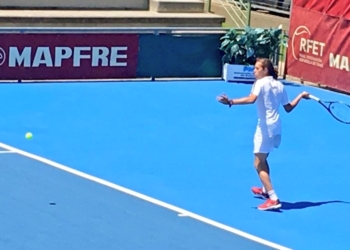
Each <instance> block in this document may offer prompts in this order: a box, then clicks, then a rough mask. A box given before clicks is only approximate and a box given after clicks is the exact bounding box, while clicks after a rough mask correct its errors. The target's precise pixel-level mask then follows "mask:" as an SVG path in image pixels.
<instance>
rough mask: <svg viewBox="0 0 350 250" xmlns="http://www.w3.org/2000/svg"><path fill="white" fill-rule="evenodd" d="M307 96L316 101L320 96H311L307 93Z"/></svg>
mask: <svg viewBox="0 0 350 250" xmlns="http://www.w3.org/2000/svg"><path fill="white" fill-rule="evenodd" d="M309 98H310V99H312V100H315V101H317V102H318V101H319V100H320V98H317V97H316V96H313V95H309Z"/></svg>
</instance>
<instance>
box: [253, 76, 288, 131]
mask: <svg viewBox="0 0 350 250" xmlns="http://www.w3.org/2000/svg"><path fill="white" fill-rule="evenodd" d="M252 94H253V95H256V96H257V97H258V98H257V100H256V103H257V109H258V129H260V130H261V132H262V133H263V134H265V135H268V136H270V137H271V136H275V135H279V134H281V132H282V131H281V130H282V128H281V120H280V112H279V108H280V106H281V105H286V104H288V103H289V99H288V95H287V92H286V90H285V88H284V85H283V84H282V83H281V82H279V81H277V80H275V79H273V77H272V76H266V77H264V78H262V79H259V80H257V81H256V82H255V83H254V85H253V88H252Z"/></svg>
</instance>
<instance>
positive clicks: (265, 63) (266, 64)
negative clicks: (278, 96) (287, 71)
mask: <svg viewBox="0 0 350 250" xmlns="http://www.w3.org/2000/svg"><path fill="white" fill-rule="evenodd" d="M256 62H259V63H261V65H262V68H263V69H267V75H268V76H272V77H273V78H274V79H275V80H277V75H278V71H277V69H276V68H275V67H274V66H273V64H272V62H271V61H270V60H269V59H267V58H257V59H256Z"/></svg>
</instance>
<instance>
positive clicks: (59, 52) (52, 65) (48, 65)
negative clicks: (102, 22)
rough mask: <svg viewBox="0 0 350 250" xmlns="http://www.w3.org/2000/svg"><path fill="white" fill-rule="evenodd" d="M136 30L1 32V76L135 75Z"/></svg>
mask: <svg viewBox="0 0 350 250" xmlns="http://www.w3.org/2000/svg"><path fill="white" fill-rule="evenodd" d="M137 56H138V35H137V34H1V35H0V79H1V80H31V79H34V80H55V79H108V78H134V77H136V69H137Z"/></svg>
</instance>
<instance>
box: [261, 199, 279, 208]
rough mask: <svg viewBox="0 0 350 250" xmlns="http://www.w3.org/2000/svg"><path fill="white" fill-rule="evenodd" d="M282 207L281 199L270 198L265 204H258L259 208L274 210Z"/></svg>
mask: <svg viewBox="0 0 350 250" xmlns="http://www.w3.org/2000/svg"><path fill="white" fill-rule="evenodd" d="M280 207H282V204H281V202H280V201H279V200H276V201H274V200H271V199H268V200H267V201H266V202H265V203H264V204H261V205H260V206H258V209H259V210H273V209H279V208H280Z"/></svg>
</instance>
